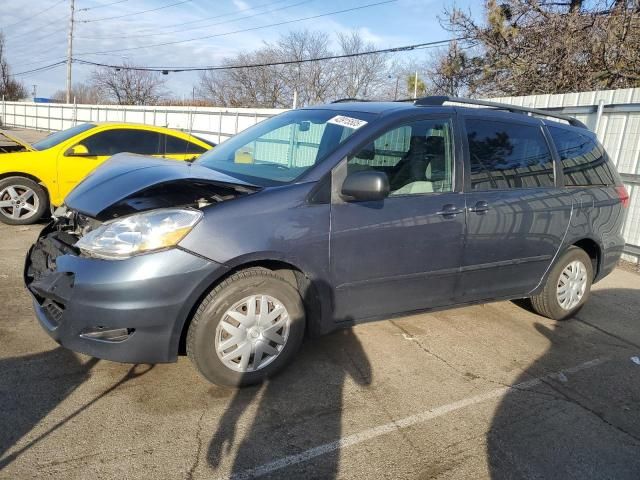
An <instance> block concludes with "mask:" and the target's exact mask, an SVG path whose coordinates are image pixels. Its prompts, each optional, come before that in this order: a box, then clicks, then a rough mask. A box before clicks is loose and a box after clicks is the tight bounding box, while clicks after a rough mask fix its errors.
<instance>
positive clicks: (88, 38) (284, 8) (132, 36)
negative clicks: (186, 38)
mask: <svg viewBox="0 0 640 480" xmlns="http://www.w3.org/2000/svg"><path fill="white" fill-rule="evenodd" d="M313 1H315V0H304V1H302V2H298V3H294V4H292V5H285V6H283V7H278V8H274V9H271V10H265V11H263V12H258V13H253V14H251V15H245V16H243V17H239V18H234V19H231V20H224V21H222V22H216V23H210V24H208V25H202V26H199V27H192V28H191V30H199V29H202V28H211V27H215V26H218V25H224V24H228V23H233V22H238V21H240V20H247V19H249V18H253V17H257V16H259V15H264V14H267V13H275V12H279V11H281V10H286V9H289V8H294V7H298V6H300V5H303V4H305V3H311V2H313ZM255 8H258V7H255ZM213 18H216V17H213ZM198 21H199V22H200V21H201V20H198ZM189 23H191V22H189ZM183 31H184V29H182V28H180V29H177V30H163V31H162V32H158V33H147V34H140V35H119V36H117V37H113V36H111V37H85V36H77V38H82V39H85V40H110V39H122V38H141V37H157V36H159V35H167V34H170V33H178V32H183Z"/></svg>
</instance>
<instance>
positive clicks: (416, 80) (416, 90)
mask: <svg viewBox="0 0 640 480" xmlns="http://www.w3.org/2000/svg"><path fill="white" fill-rule="evenodd" d="M413 98H418V71H417V70H416V78H415V79H414V80H413Z"/></svg>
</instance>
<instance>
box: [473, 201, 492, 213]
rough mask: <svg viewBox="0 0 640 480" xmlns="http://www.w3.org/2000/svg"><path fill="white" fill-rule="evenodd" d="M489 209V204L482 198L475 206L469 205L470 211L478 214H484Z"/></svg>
mask: <svg viewBox="0 0 640 480" xmlns="http://www.w3.org/2000/svg"><path fill="white" fill-rule="evenodd" d="M487 210H489V204H488V203H487V202H485V201H484V200H480V201H479V202H476V204H475V205H474V206H473V207H469V211H470V212H476V213H477V214H478V215H484V214H485V213H487Z"/></svg>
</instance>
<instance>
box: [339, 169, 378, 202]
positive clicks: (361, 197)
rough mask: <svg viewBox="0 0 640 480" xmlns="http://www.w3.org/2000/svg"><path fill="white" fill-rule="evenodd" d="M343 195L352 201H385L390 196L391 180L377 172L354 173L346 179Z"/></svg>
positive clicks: (343, 185)
mask: <svg viewBox="0 0 640 480" xmlns="http://www.w3.org/2000/svg"><path fill="white" fill-rule="evenodd" d="M341 194H342V196H343V197H346V198H345V199H346V200H350V201H361V202H366V201H372V200H383V199H385V198H386V197H387V196H388V195H389V178H388V177H387V174H386V173H384V172H378V171H375V170H368V171H362V172H354V173H351V174H349V175H348V176H347V178H345V180H344V183H343V184H342V191H341Z"/></svg>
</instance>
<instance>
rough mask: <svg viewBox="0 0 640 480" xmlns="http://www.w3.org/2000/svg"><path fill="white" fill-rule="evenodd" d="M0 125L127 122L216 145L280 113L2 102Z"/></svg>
mask: <svg viewBox="0 0 640 480" xmlns="http://www.w3.org/2000/svg"><path fill="white" fill-rule="evenodd" d="M0 107H1V110H0V114H1V115H2V116H1V117H0V124H2V125H6V126H8V127H22V128H34V129H37V130H48V131H57V130H64V129H65V128H69V127H72V126H74V125H76V124H77V123H83V122H129V123H144V124H147V125H156V126H160V127H169V128H175V129H177V130H184V131H191V132H192V133H193V134H195V135H200V136H202V137H204V138H207V139H209V140H213V141H214V142H217V143H220V142H222V141H224V140H226V139H227V138H229V137H230V136H232V135H234V134H236V133H238V132H239V131H241V130H244V129H245V128H247V127H250V126H252V125H255V124H256V123H258V122H259V121H261V120H264V119H265V118H269V117H271V116H272V115H276V114H278V113H280V112H283V111H284V110H278V109H270V108H209V107H147V106H119V105H66V104H60V103H32V102H4V101H3V102H2V105H1V106H0Z"/></svg>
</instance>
